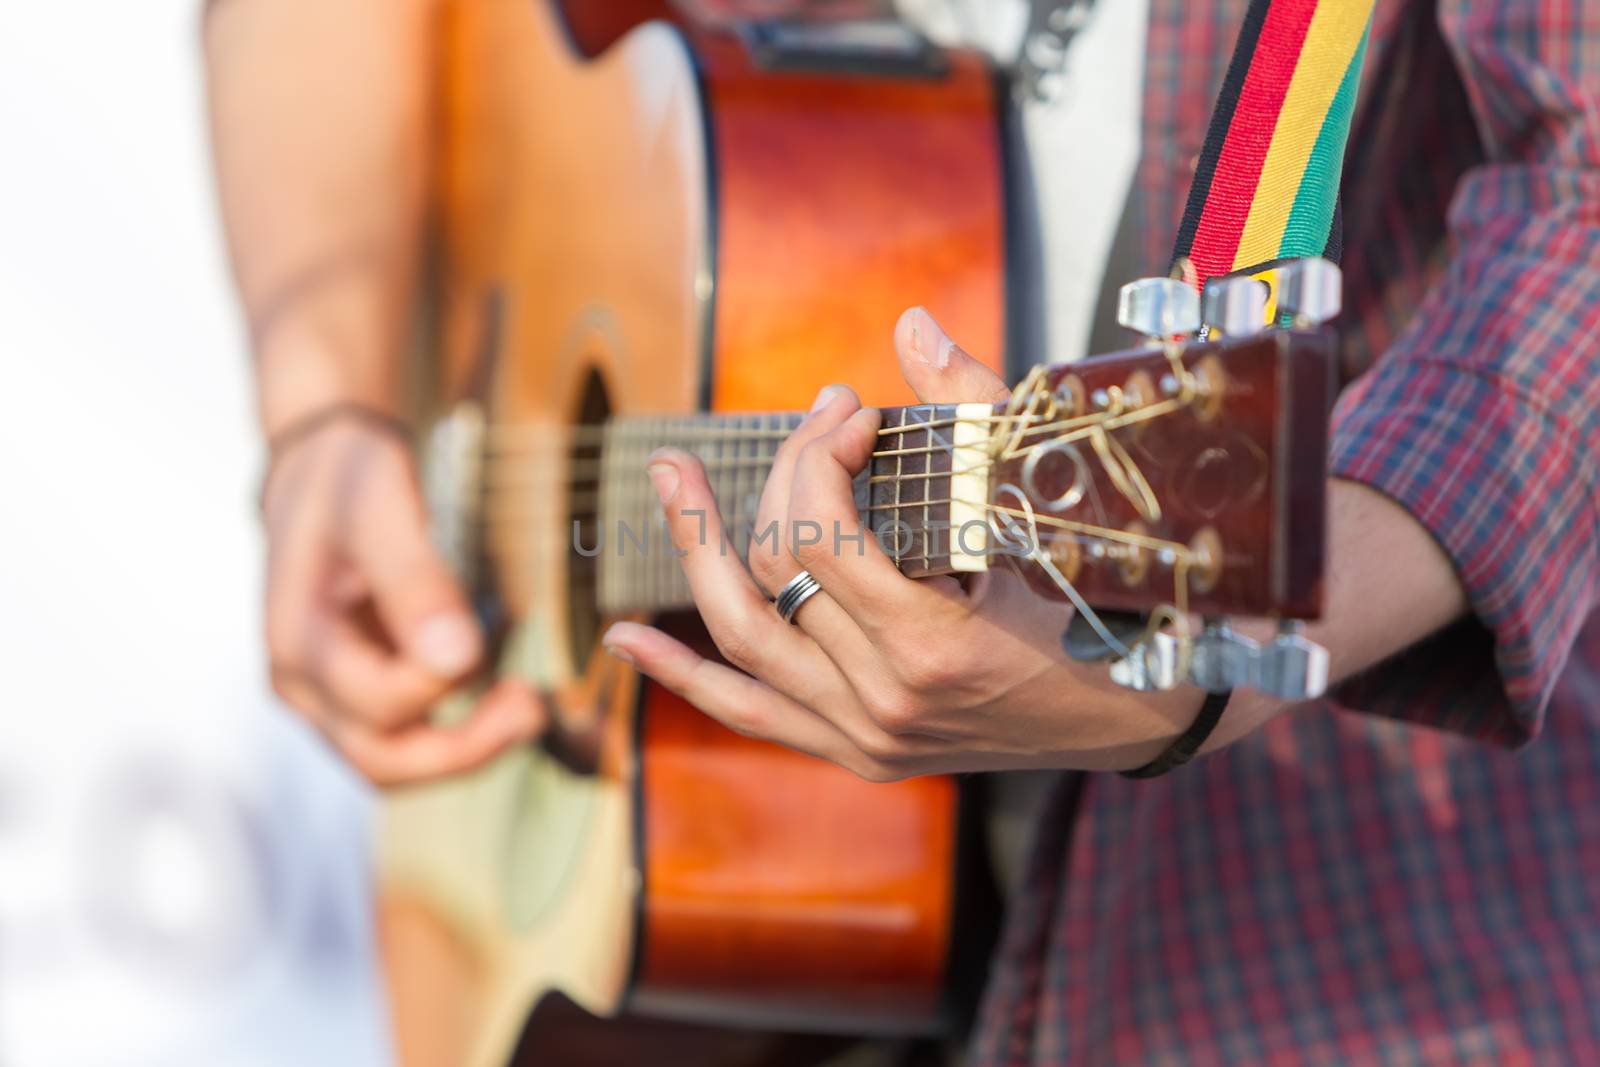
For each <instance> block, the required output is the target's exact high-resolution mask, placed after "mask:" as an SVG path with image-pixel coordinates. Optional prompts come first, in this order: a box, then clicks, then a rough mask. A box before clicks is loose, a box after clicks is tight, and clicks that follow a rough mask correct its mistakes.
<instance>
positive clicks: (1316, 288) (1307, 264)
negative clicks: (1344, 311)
mask: <svg viewBox="0 0 1600 1067" xmlns="http://www.w3.org/2000/svg"><path fill="white" fill-rule="evenodd" d="M1343 290H1344V276H1343V275H1342V274H1340V272H1339V268H1338V267H1336V266H1334V265H1333V264H1332V263H1329V262H1328V261H1327V260H1325V259H1319V258H1311V259H1296V260H1293V261H1291V262H1289V263H1285V264H1284V265H1283V266H1281V267H1279V268H1278V312H1279V314H1282V315H1287V316H1289V317H1290V318H1291V319H1293V320H1294V324H1295V325H1296V326H1300V327H1302V328H1304V327H1310V326H1320V325H1321V324H1322V323H1324V322H1327V321H1328V320H1330V319H1332V318H1333V317H1334V316H1335V315H1337V314H1339V309H1340V307H1341V301H1342V294H1343Z"/></svg>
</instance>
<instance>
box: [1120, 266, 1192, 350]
mask: <svg viewBox="0 0 1600 1067" xmlns="http://www.w3.org/2000/svg"><path fill="white" fill-rule="evenodd" d="M1117 321H1118V322H1119V323H1121V324H1122V325H1123V326H1125V327H1127V328H1128V329H1130V330H1133V331H1134V332H1136V333H1141V334H1143V335H1144V336H1146V337H1149V338H1152V339H1154V340H1158V341H1165V340H1166V339H1167V338H1169V337H1173V336H1176V335H1178V334H1192V333H1195V332H1196V331H1198V330H1199V329H1200V294H1199V293H1197V292H1195V291H1194V287H1193V286H1191V285H1188V284H1186V283H1185V282H1183V281H1180V280H1179V279H1177V278H1140V279H1139V280H1138V281H1133V282H1129V283H1128V284H1127V285H1124V286H1123V287H1122V289H1121V290H1120V291H1119V293H1118V294H1117Z"/></svg>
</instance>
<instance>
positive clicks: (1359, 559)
mask: <svg viewBox="0 0 1600 1067" xmlns="http://www.w3.org/2000/svg"><path fill="white" fill-rule="evenodd" d="M895 341H896V345H895V347H896V350H897V352H898V355H899V358H900V363H901V369H902V370H903V371H904V373H905V376H906V380H907V381H908V382H909V383H910V384H911V386H912V387H913V388H914V389H915V390H916V393H917V395H918V397H919V398H921V400H922V401H923V402H925V403H946V404H947V403H959V402H964V401H983V402H990V401H994V400H996V399H998V398H999V397H1001V396H1004V395H1005V394H1006V392H1007V391H1006V389H1005V387H1004V385H1003V384H1002V383H1001V382H1000V380H999V379H998V378H996V377H995V376H994V374H993V373H991V372H990V371H989V370H988V369H987V368H985V367H984V366H983V365H982V364H980V363H978V362H977V361H975V360H973V359H971V358H970V357H969V356H967V355H966V354H965V353H964V352H962V351H961V350H960V349H959V348H958V347H956V346H955V345H954V344H953V343H952V342H951V341H950V339H949V338H948V337H946V336H945V335H944V332H943V331H942V330H940V329H939V327H938V325H937V324H936V323H934V322H933V320H932V319H931V318H930V317H929V316H928V315H927V313H926V312H924V311H922V310H921V309H913V310H912V311H910V312H907V313H906V315H905V316H903V317H902V318H901V321H900V325H899V327H898V328H897V330H896V335H895ZM877 429H878V416H877V413H876V412H873V411H869V410H863V409H862V408H861V406H860V404H859V403H858V402H857V400H856V398H855V396H854V394H852V393H851V392H850V391H849V390H848V389H844V388H841V387H831V388H830V389H828V390H824V391H823V394H822V395H821V396H819V397H818V399H817V406H816V407H815V408H814V409H813V411H812V413H811V414H810V416H809V417H808V418H807V419H806V421H805V422H804V423H802V424H801V426H800V428H799V429H798V430H796V432H795V433H794V434H793V435H792V436H791V437H790V439H789V440H788V441H786V442H785V443H784V445H783V447H782V448H781V449H780V450H779V453H778V455H777V457H776V460H775V462H774V465H773V469H772V473H771V475H770V476H769V478H768V481H767V485H766V489H765V491H764V493H763V495H762V499H761V505H760V510H759V513H758V517H757V519H756V529H757V530H765V529H767V528H768V525H769V524H770V523H772V522H777V524H778V528H779V529H780V530H783V531H785V535H784V536H782V537H780V538H779V539H778V540H779V544H778V546H776V550H775V551H773V550H768V549H765V548H757V549H756V550H755V554H753V556H752V559H751V561H750V564H751V572H753V575H754V577H753V578H752V574H751V573H748V572H746V571H745V569H744V567H743V566H742V565H741V564H740V563H739V561H738V560H737V559H735V558H734V557H733V555H732V554H729V553H725V552H723V551H721V549H720V546H721V544H722V542H721V531H720V528H719V524H718V523H717V522H716V518H715V517H716V516H717V514H718V511H717V503H716V500H715V499H714V498H713V496H712V493H711V487H710V485H709V483H708V482H707V480H706V475H705V470H704V468H703V467H702V466H701V465H700V463H699V462H698V461H697V460H695V459H694V458H693V457H692V456H689V455H686V454H684V453H681V452H675V451H670V450H665V451H662V452H658V453H657V454H656V455H655V456H653V457H651V461H650V477H651V480H652V482H654V484H655V487H656V490H657V492H658V493H659V494H660V496H661V499H662V502H663V505H664V507H665V510H666V514H667V520H668V525H669V528H670V529H671V532H672V536H673V540H674V542H675V543H676V545H677V547H678V549H679V550H680V551H681V552H682V553H684V555H683V560H682V562H683V566H684V570H685V572H686V573H687V575H688V578H689V585H690V588H691V590H692V591H693V593H694V598H695V603H696V604H697V605H698V607H699V609H700V613H701V615H702V616H703V617H704V619H705V621H706V625H707V627H708V629H709V630H710V632H711V636H712V638H713V639H714V640H715V641H716V643H717V647H718V649H719V650H720V651H721V652H722V655H723V657H724V658H725V659H726V660H727V661H728V663H729V664H731V666H724V665H722V664H719V663H715V662H712V661H710V660H706V659H704V658H702V657H701V656H699V655H697V654H696V653H695V652H694V651H693V650H692V649H690V648H688V647H687V646H685V645H683V644H682V643H680V642H678V641H676V640H674V639H673V638H671V637H669V636H668V635H666V634H664V633H662V632H661V631H659V630H654V629H651V628H649V627H646V626H640V625H637V624H634V623H618V624H616V625H615V626H613V627H612V628H611V629H610V631H608V632H607V634H606V637H605V643H606V645H607V647H608V648H609V649H611V651H612V653H613V654H614V655H616V656H618V657H619V658H622V659H624V660H627V661H628V662H631V663H634V664H636V665H637V666H638V668H639V669H640V670H641V671H643V672H644V673H646V674H648V675H650V676H651V677H652V678H655V679H656V680H657V681H659V682H661V683H662V684H663V685H665V686H666V687H667V688H668V689H671V690H673V691H674V692H676V693H678V694H680V695H682V696H683V697H684V698H685V699H687V700H689V701H690V702H691V703H693V704H695V705H696V706H698V707H699V708H701V709H702V710H703V711H705V712H706V713H707V714H709V715H711V716H712V717H714V718H716V719H718V720H720V721H721V722H723V723H724V724H725V725H727V726H729V727H730V728H732V729H734V730H736V731H738V732H740V733H745V734H751V735H755V736H759V737H763V738H767V739H769V740H774V741H777V742H780V743H782V744H785V745H788V746H790V747H792V748H797V749H800V750H802V751H805V752H809V753H812V754H814V755H817V756H821V757H823V758H824V759H828V760H832V761H833V762H835V763H838V764H840V765H842V766H844V767H846V768H848V769H850V770H852V771H855V772H856V773H858V774H860V775H862V776H864V777H867V778H871V779H876V780H883V779H892V778H901V777H906V776H909V775H915V774H928V773H936V772H961V771H977V770H997V769H1008V768H1028V767H1058V768H1078V769H1085V770H1103V769H1122V768H1129V767H1136V766H1139V765H1141V764H1143V763H1145V762H1147V761H1148V760H1150V759H1151V758H1153V757H1154V756H1155V755H1156V754H1157V753H1159V752H1160V751H1161V750H1162V749H1163V748H1164V747H1165V746H1166V745H1167V744H1168V743H1170V742H1171V740H1172V739H1173V738H1175V737H1177V736H1178V735H1179V734H1180V733H1182V731H1183V730H1184V729H1186V728H1187V726H1188V725H1189V723H1190V722H1191V721H1192V720H1193V718H1194V716H1195V714H1196V712H1197V711H1198V709H1199V707H1200V703H1201V699H1202V697H1201V694H1200V692H1199V691H1198V690H1196V689H1194V688H1193V687H1191V686H1187V685H1185V686H1180V687H1178V688H1177V689H1175V690H1173V691H1172V692H1167V693H1136V692H1132V691H1130V690H1127V689H1123V688H1120V687H1118V686H1116V685H1114V684H1113V683H1112V682H1111V681H1110V679H1109V677H1108V673H1107V671H1106V670H1105V668H1104V667H1103V666H1096V665H1085V664H1078V663H1073V662H1070V661H1069V660H1067V658H1066V657H1065V656H1064V654H1063V653H1062V651H1061V649H1060V646H1059V645H1058V643H1057V642H1058V638H1059V635H1060V633H1061V631H1062V628H1063V627H1064V626H1065V625H1066V622H1067V613H1066V610H1065V609H1063V608H1062V607H1060V606H1059V605H1056V604H1052V603H1049V602H1047V601H1045V600H1043V599H1042V598H1040V597H1037V596H1035V595H1034V594H1033V593H1032V592H1031V591H1030V590H1029V589H1028V588H1027V587H1026V586H1025V585H1024V583H1023V582H1022V581H1021V580H1020V579H1018V578H1017V577H1016V576H1015V575H1013V574H1012V573H1010V572H1009V571H1007V570H1005V569H999V568H997V569H995V570H991V571H989V572H987V573H985V574H983V575H980V576H978V577H977V578H976V580H973V581H970V582H968V583H967V584H965V585H963V584H962V583H960V582H957V581H956V580H955V579H952V578H934V579H924V580H921V581H912V580H911V579H908V578H906V577H905V576H903V575H902V574H900V572H899V571H898V570H897V569H896V567H895V566H894V564H893V562H892V561H891V560H890V559H889V558H888V557H887V556H886V555H884V554H883V552H882V551H881V550H880V549H879V547H878V546H877V544H876V543H875V541H874V539H873V538H872V537H870V536H868V537H865V538H863V540H862V542H861V543H860V545H859V554H858V551H857V543H856V542H855V541H853V540H852V541H849V542H840V543H839V544H837V545H836V544H831V543H829V540H828V539H827V538H824V539H823V541H822V543H820V544H816V545H811V546H807V547H804V548H801V549H800V550H799V551H798V558H796V557H795V556H792V555H790V553H789V551H788V542H789V540H790V538H789V537H788V534H787V531H789V530H791V529H794V528H795V524H798V523H801V522H810V523H815V524H817V525H816V527H815V528H817V529H821V530H835V529H837V530H844V531H846V532H854V531H856V530H857V529H858V525H859V520H858V515H857V511H856V507H855V503H854V500H853V494H852V491H851V483H852V479H853V477H854V476H855V474H856V473H857V472H859V471H860V470H861V469H863V468H864V467H865V465H866V463H867V461H868V458H869V457H870V455H871V453H872V451H873V449H874V448H875V447H876V445H877V441H878V437H877ZM1329 505H1330V506H1329V511H1330V534H1331V537H1330V541H1331V552H1330V557H1331V558H1330V560H1329V584H1328V589H1329V592H1328V604H1327V616H1326V618H1325V619H1324V620H1323V622H1321V623H1320V624H1318V625H1315V626H1313V627H1311V628H1310V631H1309V633H1310V636H1311V637H1312V638H1313V639H1315V640H1318V641H1320V642H1322V643H1323V644H1324V645H1326V646H1327V647H1328V650H1329V653H1330V656H1331V671H1332V676H1333V677H1334V678H1335V679H1338V678H1342V677H1347V676H1348V675H1350V674H1352V673H1354V672H1356V671H1359V670H1362V669H1364V668H1366V667H1368V666H1370V665H1372V664H1373V663H1375V662H1377V661H1378V660H1380V659H1382V658H1384V657H1386V656H1388V655H1390V654H1392V653H1394V652H1397V651H1399V650H1400V649H1403V648H1405V647H1407V646H1408V645H1410V644H1412V643H1413V642H1415V641H1416V640H1418V639H1420V638H1421V637H1423V636H1425V635H1426V634H1428V633H1430V632H1432V631H1433V630H1435V629H1437V628H1439V627H1440V626H1443V625H1444V624H1445V623H1447V622H1449V621H1450V620H1451V619H1453V618H1455V617H1456V616H1458V615H1459V614H1460V613H1461V612H1462V610H1464V607H1465V603H1464V600H1463V596H1462V592H1461V588H1460V585H1459V583H1458V582H1457V581H1456V579H1455V575H1454V572H1453V571H1452V570H1451V568H1450V565H1449V562H1448V561H1447V560H1446V559H1445V557H1444V555H1443V553H1442V552H1441V551H1440V549H1439V547H1438V546H1437V545H1436V544H1435V543H1434V542H1433V540H1432V538H1431V537H1430V536H1429V535H1428V533H1427V532H1426V530H1424V529H1423V527H1422V526H1421V525H1420V524H1418V523H1417V522H1416V521H1415V520H1414V519H1413V518H1412V517H1411V516H1410V515H1408V514H1407V513H1406V512H1405V511H1403V510H1402V509H1401V508H1399V507H1398V506H1396V505H1395V504H1393V503H1391V502H1389V501H1387V500H1385V499H1384V498H1382V497H1381V496H1379V495H1378V494H1377V493H1374V492H1373V491H1372V490H1370V489H1367V488H1365V487H1363V486H1359V485H1356V484H1354V483H1351V482H1341V481H1333V482H1330V484H1329ZM802 567H804V568H805V569H806V570H808V571H810V572H811V574H812V575H813V576H814V577H815V578H816V579H817V581H818V582H819V583H820V584H821V586H822V592H821V593H819V594H818V595H816V596H813V597H812V598H811V599H810V600H807V601H806V602H805V604H804V605H803V606H802V607H801V608H800V610H799V612H798V613H797V614H796V615H795V625H793V626H790V625H788V624H786V623H784V622H783V621H782V620H781V619H780V618H779V617H778V615H777V613H776V612H775V611H774V610H773V608H772V605H771V604H770V603H769V601H768V597H769V595H770V594H775V593H777V592H778V590H780V589H781V588H782V587H783V586H784V584H785V583H787V582H788V581H789V579H790V578H792V577H794V575H796V574H797V573H799V571H800V569H801V568H802ZM758 583H759V585H758ZM1239 629H1240V630H1241V631H1244V632H1247V633H1251V634H1252V635H1253V636H1255V637H1257V638H1258V639H1259V638H1265V637H1268V636H1270V634H1271V632H1272V628H1271V624H1270V623H1264V622H1260V621H1257V622H1254V623H1251V622H1248V621H1244V622H1241V623H1240V625H1239ZM1287 707H1288V705H1287V704H1285V703H1284V702H1283V701H1281V700H1277V699H1274V698H1271V697H1268V696H1266V695H1264V694H1261V693H1257V692H1252V691H1248V690H1240V691H1239V692H1237V693H1236V694H1235V695H1234V697H1233V700H1232V701H1231V703H1230V706H1229V708H1228V710H1227V712H1226V714H1225V715H1224V716H1223V719H1222V722H1221V723H1220V724H1219V725H1218V727H1217V730H1216V731H1215V732H1214V733H1213V734H1212V735H1211V738H1210V739H1209V741H1208V742H1207V745H1206V748H1207V749H1213V748H1217V747H1220V746H1222V745H1226V744H1229V743H1231V742H1233V741H1235V740H1237V739H1238V738H1240V737H1242V736H1244V735H1245V734H1247V733H1250V732H1251V731H1253V730H1254V729H1256V728H1257V727H1259V726H1261V725H1262V724H1263V723H1265V722H1267V721H1268V720H1269V719H1271V718H1272V717H1273V716H1275V715H1277V714H1279V713H1281V712H1282V711H1284V710H1285V709H1286V708H1287Z"/></svg>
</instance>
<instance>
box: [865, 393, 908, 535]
mask: <svg viewBox="0 0 1600 1067" xmlns="http://www.w3.org/2000/svg"><path fill="white" fill-rule="evenodd" d="M905 425H906V409H905V408H901V409H900V443H901V444H904V443H905V440H906V431H905ZM905 461H906V459H905V456H903V455H900V454H899V453H898V452H897V453H896V454H895V457H894V506H895V509H896V511H895V513H896V514H897V515H898V514H899V507H900V482H901V477H900V476H901V471H902V470H903V468H904V466H905ZM867 481H868V484H869V485H870V484H871V482H872V479H871V478H868V479H867ZM907 536H908V537H913V538H914V537H915V536H916V535H915V534H908V535H907ZM905 547H906V549H907V550H908V551H909V550H910V548H911V547H912V546H911V545H910V544H907V545H906V546H905ZM899 555H900V558H899V559H897V560H895V565H896V566H900V567H903V566H904V565H905V555H906V553H905V552H901V553H899Z"/></svg>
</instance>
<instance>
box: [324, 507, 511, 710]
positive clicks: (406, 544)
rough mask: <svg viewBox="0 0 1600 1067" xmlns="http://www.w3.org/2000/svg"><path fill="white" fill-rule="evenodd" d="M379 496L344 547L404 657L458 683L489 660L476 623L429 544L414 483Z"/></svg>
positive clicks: (351, 530) (424, 517) (357, 521)
mask: <svg viewBox="0 0 1600 1067" xmlns="http://www.w3.org/2000/svg"><path fill="white" fill-rule="evenodd" d="M388 488H389V491H388V492H385V493H377V494H373V499H372V501H371V504H370V505H369V506H367V507H365V508H362V509H360V510H361V512H362V513H361V514H360V516H359V517H358V518H357V520H356V521H355V522H353V523H352V525H351V528H350V529H349V530H348V531H347V535H346V536H347V542H346V548H347V551H348V552H349V554H350V557H351V560H352V562H353V563H354V564H355V566H356V568H357V569H358V570H359V571H360V572H361V574H362V577H363V578H364V579H365V580H366V583H367V585H368V588H369V589H370V591H371V593H372V598H373V601H374V603H375V606H376V607H377V610H378V616H379V618H380V619H381V620H382V622H383V626H384V629H385V630H387V631H388V633H389V636H390V639H391V640H392V641H393V642H394V644H395V646H396V647H397V648H398V650H399V652H400V654H401V655H403V656H405V657H406V658H408V659H410V660H412V661H414V662H415V663H417V664H418V665H419V666H420V667H422V668H423V669H424V670H426V671H428V672H429V673H431V674H433V675H435V676H436V677H439V678H452V679H453V678H460V677H462V676H464V675H466V674H467V673H468V672H469V671H471V670H472V668H473V667H475V666H476V665H477V663H478V659H479V657H480V656H481V655H482V654H483V637H482V634H481V633H480V632H479V629H478V623H477V619H476V618H475V617H474V616H473V614H472V611H471V609H470V608H469V607H468V606H467V598H466V596H465V595H464V594H463V593H462V591H461V588H460V586H459V585H457V583H456V580H455V577H454V575H452V574H451V572H450V569H449V567H448V566H447V565H446V563H445V561H444V559H443V558H442V557H441V556H440V555H439V552H438V550H437V549H435V548H434V546H433V543H432V542H431V540H430V539H429V537H428V522H427V515H426V512H425V510H424V508H423V506H422V501H421V499H420V497H419V495H418V494H417V492H416V489H415V487H414V485H412V484H411V483H410V482H409V480H404V481H400V482H399V484H394V483H391V484H390V485H389V487H388Z"/></svg>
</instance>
